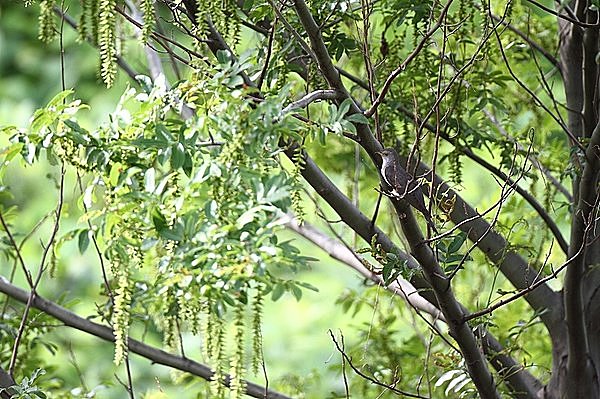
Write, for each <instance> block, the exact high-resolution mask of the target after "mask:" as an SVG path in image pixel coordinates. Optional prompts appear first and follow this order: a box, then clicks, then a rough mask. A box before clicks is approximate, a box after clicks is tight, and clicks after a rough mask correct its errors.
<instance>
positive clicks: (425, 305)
mask: <svg viewBox="0 0 600 399" xmlns="http://www.w3.org/2000/svg"><path fill="white" fill-rule="evenodd" d="M282 219H283V220H284V221H285V226H286V227H287V228H288V229H290V230H293V231H295V232H296V233H298V234H300V235H301V236H302V237H304V238H306V239H307V240H310V241H311V242H312V243H313V244H315V245H316V246H318V247H319V248H321V249H323V250H324V251H325V252H327V253H328V254H329V255H330V256H331V257H332V258H334V259H337V260H338V261H340V262H342V263H344V264H346V265H348V266H349V267H351V268H352V269H354V270H355V271H357V272H358V273H360V274H361V275H362V276H363V277H365V278H367V279H369V280H371V281H372V282H374V283H375V284H377V285H381V286H382V287H385V289H387V290H388V291H390V292H391V293H393V294H395V295H398V296H400V298H402V299H403V300H404V301H406V302H407V303H408V304H409V305H410V306H412V307H414V308H415V309H417V310H420V311H423V312H426V313H428V314H430V315H431V316H433V317H434V318H435V319H439V320H442V321H445V318H444V315H443V314H442V313H441V312H440V311H439V310H438V308H436V307H435V306H434V305H433V304H431V302H429V301H427V300H426V299H425V298H423V297H422V296H421V295H419V293H418V291H417V289H416V288H415V287H414V286H413V285H412V284H411V283H409V282H408V281H406V280H404V279H403V278H402V277H398V278H397V279H396V280H394V281H393V282H392V283H390V284H389V285H387V286H386V284H385V282H384V281H383V278H382V277H381V275H379V274H377V273H374V272H373V271H371V270H369V269H368V268H367V267H366V266H365V264H364V262H366V260H365V259H363V258H361V257H360V256H359V255H358V254H356V253H355V252H354V251H352V250H351V249H350V248H348V247H346V246H345V245H344V244H342V243H340V242H339V241H337V240H335V239H333V238H332V237H329V236H327V235H326V234H324V233H323V232H321V231H319V230H317V229H316V228H314V227H313V226H311V225H310V224H308V223H307V222H304V223H303V224H302V225H299V224H298V221H297V220H296V219H295V218H293V217H291V216H289V215H286V216H284V217H283V218H282ZM398 256H399V257H400V259H403V260H406V261H407V262H408V261H409V259H410V260H411V261H413V262H414V260H413V259H412V258H411V257H410V256H409V255H407V254H406V253H404V252H403V251H401V252H400V253H399V254H398Z"/></svg>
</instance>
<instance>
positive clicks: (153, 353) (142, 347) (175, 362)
mask: <svg viewBox="0 0 600 399" xmlns="http://www.w3.org/2000/svg"><path fill="white" fill-rule="evenodd" d="M0 292H2V293H4V294H5V295H8V296H9V297H11V298H14V299H16V300H17V301H19V302H22V303H27V300H28V298H29V297H30V293H29V292H27V291H24V290H22V289H20V288H18V287H16V286H14V285H12V284H10V283H9V282H8V280H6V279H5V278H4V277H3V276H0ZM32 307H33V308H36V309H38V310H40V311H42V312H44V313H46V314H48V315H49V316H52V317H54V318H55V319H57V320H60V321H62V322H63V323H64V324H65V325H67V326H69V327H73V328H75V329H77V330H80V331H83V332H85V333H88V334H90V335H94V336H96V337H98V338H100V339H103V340H105V341H109V342H114V341H115V337H114V335H113V331H112V329H110V328H109V327H107V326H103V325H101V324H98V323H94V322H92V321H89V320H87V319H84V318H82V317H79V316H77V315H76V314H75V313H73V312H71V311H69V310H67V309H65V308H63V307H62V306H59V305H57V304H55V303H54V302H51V301H49V300H47V299H44V298H42V297H40V296H39V295H36V296H35V298H34V299H33V301H32ZM127 347H128V348H129V351H130V352H133V353H137V354H138V355H140V356H142V357H144V358H146V359H148V360H151V361H152V362H153V363H158V364H162V365H164V366H167V367H171V368H174V369H177V370H181V371H185V372H188V373H190V374H193V375H195V376H198V377H200V378H202V379H204V380H207V381H210V380H211V378H212V376H213V374H214V373H213V371H212V370H211V369H210V367H208V366H205V365H204V364H201V363H197V362H195V361H193V360H191V359H188V358H185V357H181V356H175V355H172V354H170V353H167V352H165V351H163V350H160V349H157V348H155V347H152V346H150V345H147V344H144V343H143V342H140V341H137V340H135V339H133V338H129V340H128V345H127ZM245 384H246V394H247V395H249V396H251V397H253V398H269V399H291V398H289V397H288V396H285V395H283V394H281V393H278V392H275V391H271V390H266V389H265V388H264V387H261V386H260V385H257V384H254V383H252V382H249V381H247V382H245ZM225 385H227V386H229V376H226V378H225Z"/></svg>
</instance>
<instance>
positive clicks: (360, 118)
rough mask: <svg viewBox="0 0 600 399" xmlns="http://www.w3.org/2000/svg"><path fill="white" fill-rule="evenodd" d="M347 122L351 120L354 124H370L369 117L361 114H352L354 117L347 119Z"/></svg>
mask: <svg viewBox="0 0 600 399" xmlns="http://www.w3.org/2000/svg"><path fill="white" fill-rule="evenodd" d="M346 120H349V121H350V122H354V123H362V124H364V125H368V124H369V120H368V119H367V117H366V116H364V115H363V114H361V113H356V114H352V115H350V116H348V117H346Z"/></svg>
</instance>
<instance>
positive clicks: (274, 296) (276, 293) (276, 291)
mask: <svg viewBox="0 0 600 399" xmlns="http://www.w3.org/2000/svg"><path fill="white" fill-rule="evenodd" d="M284 292H285V287H284V286H283V284H280V283H277V284H275V288H273V292H272V293H271V300H272V301H273V302H275V301H277V300H278V299H279V298H281V296H282V295H283V293H284Z"/></svg>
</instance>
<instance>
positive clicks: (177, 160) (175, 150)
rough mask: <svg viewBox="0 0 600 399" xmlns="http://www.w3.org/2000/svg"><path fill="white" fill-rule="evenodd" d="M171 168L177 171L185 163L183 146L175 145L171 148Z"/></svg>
mask: <svg viewBox="0 0 600 399" xmlns="http://www.w3.org/2000/svg"><path fill="white" fill-rule="evenodd" d="M171 152H172V153H171V168H173V169H179V168H181V167H182V166H183V163H184V162H185V148H184V147H183V144H181V143H177V144H175V145H173V147H172V148H171Z"/></svg>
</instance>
